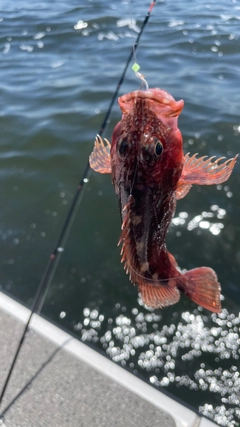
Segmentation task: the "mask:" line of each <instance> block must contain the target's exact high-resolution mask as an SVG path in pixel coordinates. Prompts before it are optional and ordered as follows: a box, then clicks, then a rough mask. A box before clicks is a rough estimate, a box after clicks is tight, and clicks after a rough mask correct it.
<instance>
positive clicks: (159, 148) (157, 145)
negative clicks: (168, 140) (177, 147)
mask: <svg viewBox="0 0 240 427" xmlns="http://www.w3.org/2000/svg"><path fill="white" fill-rule="evenodd" d="M162 152H163V145H162V143H161V141H159V139H157V138H156V140H155V154H156V156H157V157H159V156H160V155H161V154H162Z"/></svg>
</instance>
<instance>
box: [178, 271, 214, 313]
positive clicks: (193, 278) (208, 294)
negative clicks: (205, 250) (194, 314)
mask: <svg viewBox="0 0 240 427" xmlns="http://www.w3.org/2000/svg"><path fill="white" fill-rule="evenodd" d="M183 279H185V280H184V284H183V283H181V285H180V286H179V289H180V290H181V291H182V292H183V293H184V294H185V295H187V296H188V298H190V299H191V300H192V301H194V302H196V303H197V304H199V305H201V306H202V307H204V308H206V309H207V310H210V311H213V312H214V313H219V312H220V311H221V302H220V292H221V286H220V283H219V282H218V279H217V275H216V273H215V271H213V270H212V269H211V268H209V267H199V268H194V269H193V270H189V271H187V272H186V273H185V274H184V275H183Z"/></svg>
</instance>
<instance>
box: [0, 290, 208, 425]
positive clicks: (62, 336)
mask: <svg viewBox="0 0 240 427" xmlns="http://www.w3.org/2000/svg"><path fill="white" fill-rule="evenodd" d="M28 316H29V310H28V309H27V308H25V307H24V306H22V305H21V304H19V303H17V302H16V301H15V300H13V299H11V298H9V297H8V296H6V295H5V294H3V293H1V292H0V322H1V327H0V361H1V368H0V390H1V388H2V386H3V383H4V379H5V378H6V375H7V373H8V369H9V367H10V365H11V362H12V359H13V356H14V353H15V351H16V348H17V345H18V342H19V339H20V336H21V334H22V332H23V328H24V323H23V322H26V319H27V317H28ZM0 413H1V420H2V421H0V426H1V427H45V426H46V427H60V426H61V427H85V426H86V427H103V426H104V427H112V426H114V427H150V426H151V427H155V426H160V427H213V426H215V424H213V423H212V422H210V421H209V420H207V419H206V418H203V417H199V416H198V415H197V414H196V413H195V412H193V411H191V410H190V409H188V408H186V407H185V406H183V405H181V404H180V403H178V402H176V401H175V400H174V399H171V398H170V397H168V396H166V395H165V394H164V393H162V392H160V391H158V390H156V389H154V388H153V387H152V386H150V385H148V384H146V383H145V382H144V381H142V380H141V379H139V378H137V377H135V376H134V375H132V374H131V373H129V372H127V371H126V370H125V369H123V368H121V367H120V366H118V365H116V364H115V363H113V362H112V361H110V360H108V359H107V358H105V357H104V356H102V355H101V354H99V353H97V352H96V351H94V350H92V349H91V348H89V347H88V346H86V345H85V344H83V343H81V342H80V341H78V340H77V339H75V338H73V337H72V336H71V335H69V334H67V333H66V332H64V331H62V330H61V329H60V328H58V327H56V326H54V325H53V324H52V323H50V322H48V321H46V320H45V319H43V318H42V317H40V316H38V315H36V314H35V315H34V316H33V319H32V322H31V327H30V331H29V332H28V333H27V336H26V339H25V341H24V344H23V347H22V349H21V352H20V355H19V359H18V361H17V364H16V367H15V369H14V371H13V374H12V377H11V380H10V382H9V386H8V388H7V391H6V394H5V397H4V400H3V403H2V407H1V411H0Z"/></svg>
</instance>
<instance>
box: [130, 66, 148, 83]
mask: <svg viewBox="0 0 240 427" xmlns="http://www.w3.org/2000/svg"><path fill="white" fill-rule="evenodd" d="M132 70H133V71H134V73H135V76H136V77H138V78H139V79H141V80H142V82H143V83H144V85H145V90H148V89H149V86H148V82H147V80H146V79H145V78H144V76H143V75H142V74H141V73H139V72H138V71H139V70H140V65H138V64H137V63H136V62H135V63H134V64H133V66H132Z"/></svg>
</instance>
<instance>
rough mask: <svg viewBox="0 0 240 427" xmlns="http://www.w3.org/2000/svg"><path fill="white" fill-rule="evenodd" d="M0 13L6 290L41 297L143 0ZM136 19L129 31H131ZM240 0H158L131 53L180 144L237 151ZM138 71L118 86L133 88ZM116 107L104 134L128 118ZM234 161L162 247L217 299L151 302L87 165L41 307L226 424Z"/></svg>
mask: <svg viewBox="0 0 240 427" xmlns="http://www.w3.org/2000/svg"><path fill="white" fill-rule="evenodd" d="M1 6H2V7H1V12H0V57H1V62H0V77H1V78H0V128H1V140H0V180H1V182H0V188H1V190H0V206H1V209H0V251H1V276H0V285H1V289H2V290H3V291H5V292H8V293H9V294H10V295H13V296H14V297H17V298H18V299H20V300H21V301H23V302H24V303H26V304H28V305H29V304H31V301H32V298H33V296H34V293H35V291H36V289H37V286H38V283H39V281H40V278H41V276H42V273H43V270H44V268H45V265H46V263H47V260H48V258H49V255H50V253H51V252H52V250H53V249H54V247H55V244H56V242H57V238H58V235H59V233H60V230H61V227H62V225H63V223H64V220H65V217H66V215H67V212H68V209H69V207H70V204H71V201H72V199H73V195H74V192H75V190H76V187H77V183H78V181H79V178H80V177H81V175H82V173H83V171H84V169H85V166H86V164H87V161H88V156H89V154H90V152H91V150H92V145H93V141H94V138H95V134H96V133H97V132H99V129H100V126H101V123H102V121H103V118H104V116H105V113H106V111H107V109H108V105H109V103H110V100H111V97H112V94H113V92H114V90H115V87H116V84H117V82H118V80H119V77H120V75H121V72H122V70H123V68H124V65H125V62H126V59H127V57H128V55H129V52H130V49H131V46H132V44H133V42H134V38H135V37H136V36H137V31H138V28H139V27H140V26H141V22H142V20H143V19H144V16H145V14H146V11H147V10H148V6H149V4H148V2H147V1H144V2H136V1H135V0H132V1H131V6H130V7H129V5H128V3H127V2H126V1H118V2H117V1H116V2H111V3H109V2H105V1H103V0H99V1H85V2H81V3H80V2H78V1H75V0H70V1H68V2H63V1H59V0H58V1H51V2H46V1H41V2H40V1H39V2H37V1H34V2H26V1H21V0H19V1H18V2H16V1H13V0H8V1H2V2H1ZM131 18H132V23H133V22H134V25H132V27H133V29H131V28H130V27H131V25H129V24H130V22H131ZM239 37H240V2H239V1H237V0H232V1H219V2H215V1H213V0H212V1H205V0H204V1H201V2H199V1H196V0H194V1H192V2H188V1H183V2H177V3H176V2H172V1H161V2H157V4H156V6H155V8H154V9H153V12H152V16H151V19H150V21H149V24H148V26H147V28H146V31H145V32H144V34H143V37H142V39H141V43H140V46H139V50H138V53H137V61H138V63H139V64H140V65H141V72H142V73H143V74H144V75H145V76H146V78H147V80H148V83H149V85H150V87H162V88H164V89H166V90H167V91H169V92H170V93H171V94H172V95H173V96H174V97H175V98H176V99H180V98H183V99H184V101H185V108H184V110H183V113H182V114H181V117H180V121H179V125H180V129H181V131H182V134H183V138H184V149H185V152H188V151H190V153H191V154H193V153H195V152H198V153H199V155H208V156H212V155H216V156H226V157H231V156H233V155H235V154H236V153H238V152H239V135H240V117H239V105H240V92H239V58H240V45H239ZM139 85H140V83H139V81H137V79H136V77H135V76H134V73H133V72H132V71H131V69H129V71H128V73H127V76H126V79H125V81H124V84H123V86H122V88H121V92H120V94H123V93H126V92H129V91H132V90H136V89H138V88H139ZM120 117H121V115H120V111H119V107H118V105H117V104H115V105H114V108H113V112H112V116H111V121H110V123H109V126H108V129H107V132H106V134H105V136H106V137H108V138H109V139H110V138H111V132H112V129H113V127H114V126H115V124H116V122H117V121H118V120H119V119H120ZM239 187H240V168H239V162H238V163H237V165H236V167H235V169H234V172H233V174H232V176H231V178H230V179H229V181H228V182H227V183H225V184H223V185H219V186H217V187H216V186H213V187H195V188H193V189H192V190H191V191H190V193H189V194H188V195H187V196H186V198H184V199H183V200H181V201H179V203H178V209H177V212H176V216H175V219H174V221H173V224H172V226H171V228H170V231H169V233H168V248H169V250H170V252H172V253H173V254H174V255H175V257H176V259H177V261H178V263H179V265H180V266H181V267H182V268H186V269H191V268H193V267H196V266H202V265H208V266H210V267H212V268H214V269H215V270H216V271H217V273H218V276H219V280H220V282H221V284H222V294H223V301H222V305H223V311H222V313H221V314H220V315H215V314H210V313H208V312H207V311H206V310H204V309H201V308H199V307H197V306H196V305H195V304H194V303H192V302H191V301H189V300H188V299H186V298H184V297H182V298H181V301H180V303H178V304H177V305H174V306H172V307H169V308H166V309H164V310H156V311H154V312H153V311H151V310H148V309H146V308H145V307H144V306H143V305H142V303H141V300H140V299H139V298H138V294H137V289H136V288H135V287H133V286H132V285H131V284H130V283H129V280H128V278H127V276H126V275H125V273H124V271H123V268H122V265H121V264H120V259H119V248H117V247H116V244H117V241H118V239H119V235H120V219H119V212H118V207H117V201H116V198H115V194H114V192H113V188H112V185H111V182H110V178H109V176H103V175H97V174H92V175H91V177H90V181H89V183H88V184H87V185H86V190H85V193H84V197H83V199H82V201H81V204H80V207H79V210H78V213H77V216H76V218H75V221H74V223H73V227H72V230H71V233H70V235H69V239H68V241H67V244H66V247H65V252H64V253H63V256H62V258H61V261H60V264H59V266H58V268H57V271H56V274H55V276H54V278H53V283H52V286H51V288H50V290H49V293H48V295H47V298H46V301H45V304H44V307H43V310H42V313H43V314H44V315H45V316H47V317H48V318H49V319H52V320H53V321H55V322H58V324H59V325H60V326H63V327H65V328H67V329H68V330H70V331H71V332H72V333H75V334H76V335H77V336H78V337H79V338H80V339H82V340H83V341H84V342H90V343H91V344H92V345H93V346H94V347H95V348H96V349H97V350H99V351H101V352H104V353H105V354H106V355H107V356H108V357H110V358H111V359H112V360H114V361H115V362H116V363H120V364H121V365H122V366H125V367H128V368H129V369H130V370H131V371H132V372H134V373H135V374H137V375H141V376H143V377H144V378H145V379H146V381H148V382H150V383H152V384H153V385H154V386H156V387H165V388H166V389H167V390H168V391H170V392H172V393H173V394H174V395H175V396H178V397H181V398H182V399H184V400H185V401H186V402H188V403H190V404H191V405H193V406H194V407H195V408H197V409H198V410H199V411H200V412H201V413H202V414H204V415H206V416H207V417H209V418H211V419H213V420H214V421H215V422H217V423H219V425H222V426H230V427H232V426H237V425H239V422H240V411H239V406H240V377H239V348H240V331H239V328H240V317H239V304H240V285H239V270H240V269H239V265H240V246H239V242H240V227H239V218H240V195H239Z"/></svg>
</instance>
